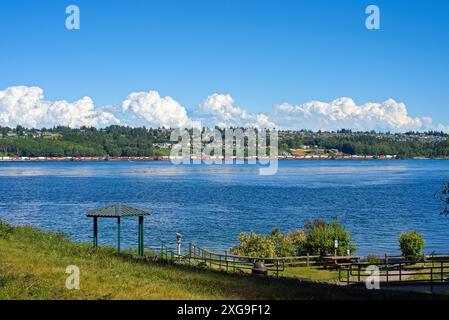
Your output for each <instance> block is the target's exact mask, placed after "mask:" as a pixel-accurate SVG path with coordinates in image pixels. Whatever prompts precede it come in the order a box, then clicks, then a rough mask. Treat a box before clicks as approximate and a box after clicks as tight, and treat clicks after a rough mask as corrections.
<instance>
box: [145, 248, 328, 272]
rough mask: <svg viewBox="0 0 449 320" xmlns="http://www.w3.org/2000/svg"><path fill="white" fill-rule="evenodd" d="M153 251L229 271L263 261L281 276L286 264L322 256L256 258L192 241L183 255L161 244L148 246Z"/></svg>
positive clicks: (305, 262)
mask: <svg viewBox="0 0 449 320" xmlns="http://www.w3.org/2000/svg"><path fill="white" fill-rule="evenodd" d="M147 249H149V250H150V252H151V253H153V254H155V255H157V256H158V257H159V258H160V259H162V260H169V261H173V262H182V263H188V264H189V265H196V266H200V267H205V268H209V269H213V270H223V271H227V272H250V271H251V270H252V269H253V267H254V264H255V263H256V262H263V264H264V265H265V267H266V269H267V272H268V274H269V275H275V276H279V275H280V273H282V272H283V271H284V270H285V267H286V266H289V267H296V266H310V265H317V264H320V260H319V259H320V256H316V255H314V256H312V255H305V256H297V257H282V258H255V257H249V256H240V255H235V254H231V253H229V252H227V251H225V252H223V253H220V252H216V251H212V250H208V249H205V248H202V247H200V246H197V245H195V244H192V243H190V244H189V247H188V251H187V252H186V250H184V253H182V254H181V255H178V254H177V252H176V251H177V250H176V248H175V247H170V246H167V245H165V244H161V246H160V247H147Z"/></svg>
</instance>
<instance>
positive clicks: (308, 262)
mask: <svg viewBox="0 0 449 320" xmlns="http://www.w3.org/2000/svg"><path fill="white" fill-rule="evenodd" d="M307 266H310V257H309V253H308V252H307Z"/></svg>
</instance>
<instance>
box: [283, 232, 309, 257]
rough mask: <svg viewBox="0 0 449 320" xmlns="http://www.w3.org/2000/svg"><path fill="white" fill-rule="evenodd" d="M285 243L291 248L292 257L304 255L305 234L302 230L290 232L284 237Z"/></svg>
mask: <svg viewBox="0 0 449 320" xmlns="http://www.w3.org/2000/svg"><path fill="white" fill-rule="evenodd" d="M286 239H287V241H289V242H290V243H291V245H292V246H293V255H294V256H300V255H302V254H304V253H305V252H304V251H305V248H306V241H307V238H306V234H305V232H304V231H303V230H300V229H296V230H293V231H290V232H289V233H288V234H287V236H286Z"/></svg>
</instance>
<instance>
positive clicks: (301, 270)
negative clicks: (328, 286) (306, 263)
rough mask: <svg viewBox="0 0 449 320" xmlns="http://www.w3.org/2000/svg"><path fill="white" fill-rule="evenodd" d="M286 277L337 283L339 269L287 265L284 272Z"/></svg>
mask: <svg viewBox="0 0 449 320" xmlns="http://www.w3.org/2000/svg"><path fill="white" fill-rule="evenodd" d="M282 275H283V276H285V277H294V278H298V279H304V280H312V281H317V282H327V283H337V282H338V271H337V270H335V269H334V270H329V269H323V268H322V267H285V271H284V272H282Z"/></svg>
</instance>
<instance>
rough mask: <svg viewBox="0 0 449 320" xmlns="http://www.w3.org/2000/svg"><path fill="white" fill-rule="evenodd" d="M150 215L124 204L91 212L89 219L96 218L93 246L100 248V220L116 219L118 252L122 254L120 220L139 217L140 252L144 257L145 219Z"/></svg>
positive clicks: (88, 215) (88, 213)
mask: <svg viewBox="0 0 449 320" xmlns="http://www.w3.org/2000/svg"><path fill="white" fill-rule="evenodd" d="M149 215H150V213H149V212H147V211H144V210H142V209H137V208H133V207H130V206H128V205H124V204H113V205H108V206H106V207H102V208H98V209H93V210H89V211H88V212H87V214H86V216H87V217H88V218H94V227H93V232H94V237H93V246H94V248H96V247H97V246H98V218H115V219H117V251H119V252H120V219H121V218H128V217H139V228H138V244H139V246H138V252H139V255H140V256H142V257H143V217H145V216H149Z"/></svg>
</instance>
